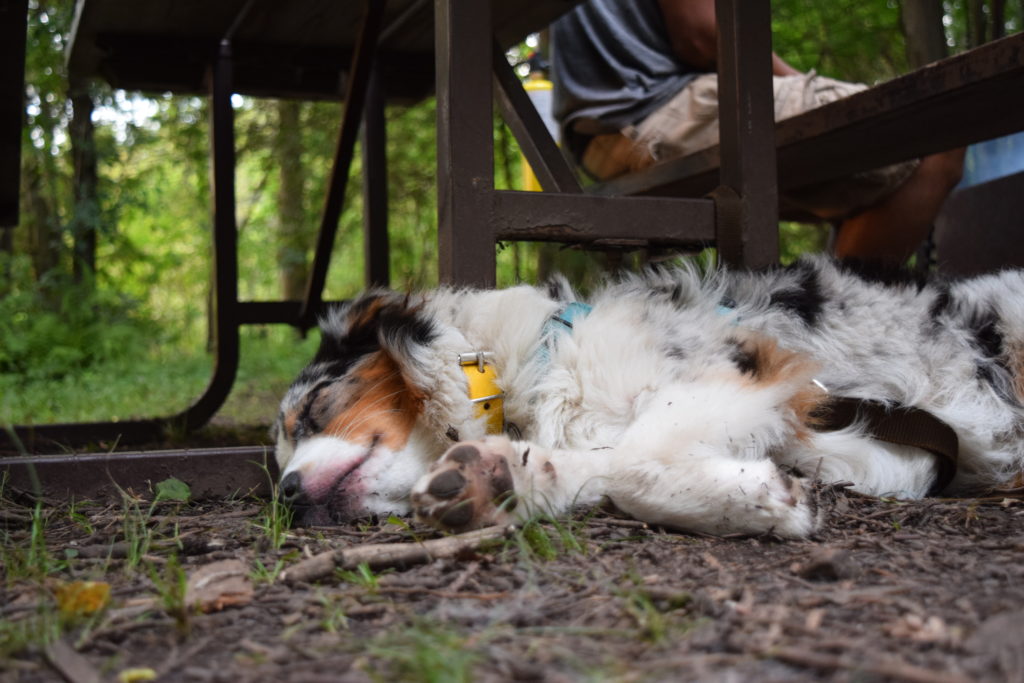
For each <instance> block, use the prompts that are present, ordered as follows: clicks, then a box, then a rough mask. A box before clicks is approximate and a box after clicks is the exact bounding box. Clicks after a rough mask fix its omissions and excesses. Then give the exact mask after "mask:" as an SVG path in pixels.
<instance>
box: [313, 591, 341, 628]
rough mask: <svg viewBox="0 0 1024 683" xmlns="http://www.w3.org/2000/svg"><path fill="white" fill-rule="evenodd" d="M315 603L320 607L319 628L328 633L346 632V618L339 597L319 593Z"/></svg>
mask: <svg viewBox="0 0 1024 683" xmlns="http://www.w3.org/2000/svg"><path fill="white" fill-rule="evenodd" d="M317 601H318V602H319V603H320V607H321V610H320V628H322V629H323V630H324V631H327V632H328V633H337V632H338V631H345V630H348V617H347V616H346V615H345V607H344V606H343V605H342V599H341V596H338V595H333V594H330V593H319V594H318V595H317Z"/></svg>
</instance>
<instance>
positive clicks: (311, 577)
mask: <svg viewBox="0 0 1024 683" xmlns="http://www.w3.org/2000/svg"><path fill="white" fill-rule="evenodd" d="M514 529H515V527H512V526H489V527H486V528H484V529H477V530H476V531H469V532H467V533H464V534H458V535H457V536H445V537H444V538H435V539H431V540H429V541H422V542H419V543H371V544H370V545H361V546H355V547H352V548H345V549H339V550H328V551H327V552H324V553H320V554H319V555H314V556H313V557H311V558H309V559H308V560H303V561H302V562H299V563H298V564H296V565H295V566H294V567H289V568H288V569H286V570H285V571H283V572H281V580H282V581H286V582H288V583H298V582H300V581H315V580H317V579H322V578H323V577H325V576H330V574H331V572H333V571H334V570H335V569H355V568H356V567H358V566H359V565H361V564H364V563H365V564H367V565H369V567H370V568H371V569H379V568H381V567H393V566H396V565H406V564H418V563H420V562H429V561H430V560H436V559H439V558H446V557H456V556H458V555H460V554H462V553H464V552H467V551H469V550H475V549H476V548H477V547H479V546H480V544H481V543H484V542H486V541H493V540H496V539H499V538H505V537H506V536H508V535H509V534H510V533H512V531H513V530H514Z"/></svg>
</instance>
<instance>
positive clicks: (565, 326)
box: [537, 301, 594, 364]
mask: <svg viewBox="0 0 1024 683" xmlns="http://www.w3.org/2000/svg"><path fill="white" fill-rule="evenodd" d="M592 310H594V309H593V307H592V306H588V305H587V304H584V303H580V302H579V301H573V302H572V303H568V304H566V305H565V306H563V307H562V309H561V310H560V311H558V312H557V313H555V314H554V315H553V316H551V317H550V318H548V321H547V322H546V323H544V329H543V330H541V333H540V338H541V342H540V348H538V349H537V358H538V359H539V360H540V362H542V363H544V364H547V363H548V361H550V360H551V347H552V346H553V345H554V343H555V339H556V338H557V337H558V335H559V333H561V332H564V331H566V330H571V329H572V325H573V323H574V322H575V321H577V320H581V319H583V318H586V317H587V316H588V315H590V312H591V311H592Z"/></svg>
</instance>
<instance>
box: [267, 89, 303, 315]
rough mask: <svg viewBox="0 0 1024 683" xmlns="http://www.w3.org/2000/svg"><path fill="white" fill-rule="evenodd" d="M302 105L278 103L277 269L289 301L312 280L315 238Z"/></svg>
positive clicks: (282, 289)
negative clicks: (307, 202)
mask: <svg viewBox="0 0 1024 683" xmlns="http://www.w3.org/2000/svg"><path fill="white" fill-rule="evenodd" d="M300 115H301V104H300V103H299V102H296V101H292V100H280V101H279V102H278V103H277V117H278V126H277V131H276V133H275V144H274V152H275V154H276V156H277V165H278V168H279V169H280V185H279V186H278V192H277V218H278V249H277V267H278V271H279V272H280V278H281V295H282V298H283V299H284V300H286V301H294V300H298V299H302V298H303V297H304V296H305V293H306V281H307V280H308V279H309V257H308V254H309V250H310V242H311V235H310V229H309V226H308V225H307V222H308V221H307V220H306V211H305V203H304V201H303V200H304V199H305V185H306V172H305V169H304V168H303V166H302V128H301V125H300Z"/></svg>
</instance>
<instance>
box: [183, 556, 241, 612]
mask: <svg viewBox="0 0 1024 683" xmlns="http://www.w3.org/2000/svg"><path fill="white" fill-rule="evenodd" d="M252 596H253V588H252V582H251V581H250V580H249V568H248V567H247V566H246V565H245V563H243V562H242V561H240V560H221V561H220V562H213V563H211V564H208V565H204V566H202V567H200V568H199V569H198V570H196V572H195V573H194V574H193V575H192V576H190V577H189V580H188V585H187V586H186V588H185V604H186V605H187V606H188V607H189V608H195V607H198V608H199V609H200V610H202V611H203V612H216V611H220V610H222V609H224V608H225V607H231V606H232V605H247V604H249V603H250V602H252Z"/></svg>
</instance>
